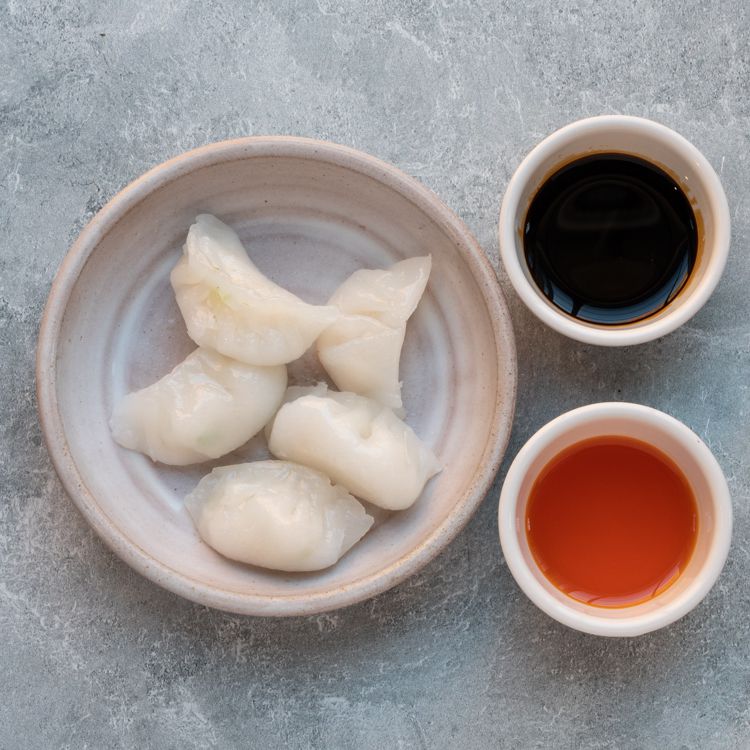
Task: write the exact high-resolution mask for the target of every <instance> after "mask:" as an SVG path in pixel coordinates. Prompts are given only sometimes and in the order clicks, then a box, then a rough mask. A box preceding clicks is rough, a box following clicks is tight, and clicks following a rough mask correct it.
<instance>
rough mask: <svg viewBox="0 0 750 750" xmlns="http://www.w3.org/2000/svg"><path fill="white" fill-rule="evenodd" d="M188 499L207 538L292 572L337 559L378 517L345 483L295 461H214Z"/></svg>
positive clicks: (223, 549)
mask: <svg viewBox="0 0 750 750" xmlns="http://www.w3.org/2000/svg"><path fill="white" fill-rule="evenodd" d="M185 505H186V506H187V509H188V511H189V513H190V515H191V516H192V518H193V522H194V523H195V526H196V528H197V529H198V533H199V534H200V536H201V538H202V539H203V541H204V542H206V544H208V545H210V546H211V547H213V548H214V549H215V550H216V551H217V552H219V553H220V554H222V555H224V556H225V557H229V558H231V559H232V560H239V561H240V562H244V563H249V564H250V565H259V566H261V567H264V568H272V569H274V570H285V571H290V572H294V571H299V572H302V571H310V570H322V569H323V568H327V567H329V566H331V565H333V564H334V563H335V562H336V561H337V560H338V559H339V558H340V557H341V556H342V555H343V554H344V553H345V552H347V551H348V550H349V549H350V548H351V547H352V546H353V545H354V544H355V543H356V542H358V541H359V540H360V539H361V538H362V537H363V536H364V535H365V534H366V533H367V531H368V530H369V529H370V527H371V526H372V524H373V519H372V517H371V516H369V515H367V513H366V512H365V509H364V507H363V506H362V504H361V503H359V502H358V501H357V500H356V499H355V498H353V497H352V496H351V495H350V494H349V493H348V492H347V491H346V490H345V489H344V488H343V487H341V486H339V485H337V484H332V483H331V481H330V480H329V479H328V477H326V476H325V475H324V474H322V473H321V472H319V471H315V470H314V469H310V468H308V467H306V466H299V465H298V464H294V463H290V462H288V461H256V462H254V463H247V464H238V465H236V466H223V467H221V468H218V469H214V470H213V471H212V472H211V473H210V474H209V475H208V476H206V477H204V478H203V479H202V480H201V481H200V483H199V484H198V486H197V487H196V488H195V490H193V492H191V493H190V494H189V495H188V496H187V498H186V499H185Z"/></svg>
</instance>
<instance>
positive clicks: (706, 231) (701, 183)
mask: <svg viewBox="0 0 750 750" xmlns="http://www.w3.org/2000/svg"><path fill="white" fill-rule="evenodd" d="M602 151H613V152H619V153H628V154H633V155H636V156H640V157H641V158H643V159H646V160H648V161H651V162H653V163H654V164H656V165H658V166H660V167H661V168H662V169H664V170H665V171H666V172H667V173H669V174H670V175H671V176H672V177H673V178H674V179H675V180H676V181H677V182H678V183H679V185H680V186H681V187H682V189H683V190H684V191H685V194H686V195H687V196H688V198H689V199H690V202H691V204H692V206H693V210H694V211H695V214H696V219H697V223H698V241H699V244H698V258H697V261H696V265H695V268H694V269H693V272H692V273H691V274H690V278H689V279H688V281H687V284H686V285H685V287H684V288H683V289H682V291H681V292H680V293H679V294H678V295H677V297H675V299H674V300H673V301H672V302H670V303H669V305H667V306H666V307H665V308H664V309H663V310H661V311H659V312H657V313H655V314H654V315H651V316H649V317H647V318H644V319H643V320H639V321H635V322H633V323H626V324H622V325H614V326H612V325H598V324H595V323H587V322H585V321H581V320H577V319H575V318H573V317H572V316H570V315H568V314H567V313H565V312H563V311H562V310H560V309H559V308H558V307H556V306H555V305H553V304H552V303H551V302H550V301H549V300H548V299H547V298H546V297H545V296H544V295H543V294H542V292H541V291H540V290H539V288H538V287H537V285H536V283H535V282H534V280H533V278H532V276H531V273H530V271H529V269H528V267H527V265H526V260H525V255H524V249H523V236H524V224H525V221H526V213H527V211H528V208H529V204H530V203H531V200H532V199H533V197H534V195H535V194H536V192H537V190H538V189H539V188H540V187H541V185H542V183H543V182H544V181H545V180H546V179H547V177H549V176H550V174H552V173H554V172H555V171H556V170H557V169H558V168H559V167H560V166H562V165H563V164H565V163H567V162H569V161H571V160H572V159H574V158H576V157H580V156H586V155H588V154H591V153H597V152H602ZM498 231H499V236H500V256H501V258H502V260H503V264H504V266H505V270H506V271H507V273H508V277H509V279H510V281H511V283H512V284H513V286H514V287H515V290H516V292H518V295H519V296H520V297H521V299H522V300H523V301H524V303H525V304H526V306H527V307H528V308H529V309H530V310H531V312H533V313H534V315H536V316H537V317H538V318H539V319H540V320H542V321H543V322H544V323H546V324H547V325H548V326H550V327H551V328H554V329H555V330H556V331H559V332H560V333H562V334H564V335H566V336H569V337H570V338H572V339H576V340H578V341H583V342H584V343H587V344H599V345H602V346H626V345H629V344H640V343H643V342H644V341H650V340H652V339H656V338H659V337H660V336H663V335H664V334H666V333H669V332H670V331H673V330H674V329H675V328H677V327H679V326H681V325H682V324H683V323H684V322H685V321H687V320H689V319H690V318H691V317H692V316H693V315H695V313H696V312H698V310H700V308H701V307H702V306H703V305H704V304H705V302H706V300H707V299H708V298H709V297H710V296H711V293H712V292H713V290H714V289H715V287H716V285H717V284H718V282H719V278H720V277H721V274H722V271H723V270H724V266H725V264H726V260H727V255H728V253H729V238H730V220H729V206H728V204H727V198H726V195H725V194H724V189H723V188H722V186H721V182H720V181H719V178H718V176H717V174H716V172H715V171H714V169H713V167H712V166H711V165H710V164H709V163H708V160H707V159H706V157H705V156H703V154H702V153H701V152H700V151H698V149H697V148H696V147H695V146H693V145H692V143H690V142H689V141H687V140H686V139H685V138H683V137H682V136H681V135H679V134H678V133H675V132H674V130H670V129H669V128H668V127H666V126H664V125H660V124H659V123H656V122H653V121H651V120H645V119H643V118H641V117H627V116H624V115H605V116H601V117H590V118H587V119H585V120H578V121H577V122H573V123H571V124H570V125H566V126H565V127H563V128H561V129H560V130H557V131H555V132H554V133H552V135H550V136H548V137H547V138H545V139H544V140H543V141H542V142H541V143H539V144H538V145H537V146H536V147H535V148H534V149H533V150H532V151H531V152H530V153H529V154H528V156H527V157H526V158H525V159H524V160H523V161H522V162H521V164H520V165H519V167H518V169H516V171H515V174H514V175H513V177H512V178H511V180H510V182H509V184H508V189H507V190H506V192H505V197H504V198H503V203H502V207H501V209H500V224H499V228H498Z"/></svg>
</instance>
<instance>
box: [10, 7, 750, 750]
mask: <svg viewBox="0 0 750 750" xmlns="http://www.w3.org/2000/svg"><path fill="white" fill-rule="evenodd" d="M746 8H747V4H746V3H745V2H744V1H743V0H730V1H728V2H688V1H686V0H651V1H650V2H649V1H648V0H632V1H630V2H601V1H600V2H597V1H596V0H590V1H588V2H584V1H581V2H575V3H563V2H559V3H558V2H554V3H553V2H547V0H527V1H526V2H520V1H519V2H490V0H484V1H483V2H468V0H467V1H466V2H456V1H453V2H451V1H449V0H433V2H417V1H416V0H414V1H413V2H412V1H410V0H392V1H384V0H358V1H357V2H345V0H340V1H335V0H318V2H317V3H306V2H290V1H288V0H287V1H285V2H273V1H272V0H269V1H268V2H255V3H251V2H247V3H241V2H210V1H209V0H200V1H198V0H193V1H190V2H188V1H185V0H174V1H172V2H166V1H165V2H158V0H154V1H153V2H147V1H145V0H139V1H137V2H136V1H133V0H130V1H129V2H116V0H108V1H107V2H100V1H99V0H85V1H84V2H74V1H73V0H70V1H69V2H60V1H59V0H7V1H6V2H3V3H2V7H0V106H1V111H0V375H1V376H2V385H1V386H0V414H1V416H0V747H2V748H16V747H29V748H57V747H69V748H86V747H88V748H126V747H127V748H131V747H132V748H135V747H138V748H142V747H156V748H179V749H180V750H183V749H188V748H199V747H201V748H202V747H221V748H226V747H240V746H242V747H254V748H307V747H313V748H339V747H341V748H378V750H379V749H380V748H452V747H458V748H461V749H462V750H464V749H466V750H468V749H469V748H490V747H499V748H532V747H554V748H608V747H612V748H654V747H658V748H696V749H698V748H700V749H701V750H702V749H703V748H747V747H750V705H749V704H750V621H749V618H748V613H749V612H750V552H749V551H748V550H749V549H750V547H749V546H748V541H747V539H748V532H749V531H750V528H749V524H750V517H749V515H748V494H749V485H748V474H747V472H748V468H749V467H750V448H749V447H748V446H749V442H748V430H747V424H746V419H747V417H746V404H747V397H748V382H749V378H748V365H749V364H750V322H749V321H750V318H749V317H748V312H749V311H748V295H747V288H748V283H749V282H750V262H749V261H748V255H747V252H746V246H747V241H748V231H749V229H750V217H749V215H748V210H749V209H750V184H749V183H748V174H747V173H748V168H750V159H749V158H748V145H749V143H748V140H749V135H748V134H749V133H750V88H749V87H748V75H749V74H750V36H749V34H750V19H749V18H748V11H747V10H746ZM610 112H621V113H630V114H638V115H645V116H648V117H652V118H654V119H656V120H659V121H661V122H663V123H666V124H667V125H670V126H673V127H674V128H676V129H678V130H679V131H680V132H682V133H683V134H684V135H686V136H687V137H688V138H689V139H691V140H692V141H694V142H695V143H696V144H697V145H698V147H699V148H701V149H702V150H703V151H704V153H705V154H706V155H707V157H708V158H709V160H710V161H711V162H712V163H713V164H714V165H715V167H716V169H717V170H718V171H719V173H720V175H721V177H722V179H723V182H724V185H725V187H726V190H727V193H728V196H729V203H730V207H731V214H732V220H733V234H734V239H733V243H732V256H731V258H730V261H729V267H728V269H727V273H726V274H725V276H724V279H723V281H722V282H721V285H720V286H719V288H718V290H717V292H716V293H715V294H714V296H713V298H712V299H711V301H710V302H709V304H708V305H707V306H706V307H705V308H704V310H703V311H702V312H701V313H700V314H699V315H697V316H696V317H695V318H694V319H693V320H692V321H691V322H690V323H689V324H688V325H686V326H684V327H683V328H682V329H681V330H680V331H678V332H677V333H675V334H673V335H671V336H669V337H667V338H665V339H663V340H661V341H657V342H654V343H651V344H648V345H645V346H640V347H636V348H631V349H628V350H619V351H610V350H604V349H596V348H592V347H589V346H583V345H580V344H576V343H574V342H572V341H568V340H566V339H563V338H562V337H560V336H558V335H557V334H554V333H552V332H551V331H548V330H546V329H545V328H544V327H543V326H542V325H541V324H540V323H538V322H537V321H536V319H534V318H532V317H531V316H530V314H529V313H528V312H527V311H526V309H525V308H524V307H522V305H521V304H520V303H519V301H518V300H517V298H516V297H515V296H514V294H513V293H512V291H511V290H510V289H509V286H508V284H507V282H506V280H505V277H504V274H503V272H502V271H500V276H501V281H502V283H503V287H504V289H505V290H506V292H507V293H508V297H509V300H510V304H511V308H512V313H513V319H514V323H515V326H516V331H517V335H518V346H519V360H520V374H519V375H520V381H519V394H518V396H519V400H518V417H517V421H516V424H515V428H514V431H513V438H512V441H511V445H510V448H509V451H508V458H511V457H512V456H513V455H515V453H516V451H517V450H518V448H519V446H520V445H521V444H522V443H523V442H524V441H525V440H526V439H527V438H528V437H529V436H530V435H531V434H532V433H533V432H534V431H535V430H536V429H537V428H538V427H539V426H541V425H542V424H543V423H545V422H546V421H547V420H549V419H550V418H552V417H554V416H556V415H557V414H559V413H560V412H562V411H564V410H567V409H569V408H571V407H574V406H578V405H581V404H586V403H589V402H592V401H599V400H605V399H612V398H615V399H619V398H622V399H628V400H633V401H639V402H643V403H646V404H651V405H653V406H657V407H660V408H662V409H664V410H666V411H667V412H669V413H671V414H674V415H675V416H677V417H679V418H680V419H682V420H684V421H685V422H687V424H689V425H690V426H691V427H693V428H694V429H695V430H696V431H697V432H698V433H699V434H700V435H701V436H702V437H703V438H704V439H705V440H706V441H707V442H708V444H709V445H710V446H711V447H712V448H713V450H714V452H715V453H716V456H717V458H718V459H719V461H720V463H721V464H722V466H723V468H724V470H725V471H726V473H727V476H728V478H729V483H730V486H731V489H732V493H733V498H734V504H735V511H736V525H735V529H736V531H735V537H734V545H733V548H732V551H731V554H730V558H729V562H728V564H727V567H726V569H725V572H724V574H723V575H722V577H721V579H720V581H719V583H718V585H717V586H716V587H715V589H714V590H713V592H712V593H711V594H710V595H709V597H708V598H707V599H706V601H705V602H704V603H703V604H702V605H701V606H700V607H698V609H697V610H695V611H694V612H693V613H692V614H690V615H689V616H688V617H686V618H685V619H684V620H683V621H681V622H679V623H678V624H676V625H674V626H672V627H670V628H668V629H667V630H665V631H662V632H659V633H656V634H653V635H650V636H646V637H642V638H638V639H634V640H619V641H613V640H604V639H599V638H595V637H590V636H586V635H581V634H578V633H575V632H573V631H570V630H567V629H565V628H564V627H562V626H560V625H558V624H556V623H555V622H553V621H552V620H550V619H549V618H547V617H546V616H545V615H543V614H542V613H541V612H539V611H537V610H536V609H535V608H534V606H533V605H531V604H530V602H528V601H527V600H526V598H525V597H524V596H523V595H522V594H521V593H520V592H519V590H518V588H517V587H516V585H515V583H514V582H513V580H512V579H511V577H510V575H509V573H508V570H507V568H506V566H505V565H504V563H503V561H502V558H501V555H500V551H499V548H498V542H497V536H496V530H495V513H496V503H497V495H498V491H499V480H498V482H497V484H496V485H495V487H494V488H493V489H492V491H491V493H490V495H489V496H488V498H487V500H486V502H485V503H484V505H483V506H482V507H481V509H480V510H479V512H478V513H477V515H476V516H475V518H474V519H473V521H472V522H471V523H470V524H469V526H468V527H467V528H466V530H465V531H464V532H463V533H462V534H461V535H460V537H459V538H458V539H457V540H456V541H455V542H454V543H453V544H452V545H451V547H450V548H449V549H448V550H447V551H446V552H445V553H444V554H443V555H441V556H440V557H439V558H438V559H437V560H435V561H434V562H433V563H432V564H431V565H429V566H428V567H427V568H426V569H425V570H424V571H423V572H422V573H421V574H420V575H417V576H415V577H414V578H413V579H411V580H410V581H408V582H406V583H404V584H403V585H401V586H399V587H398V588H397V589H395V590H393V591H391V592H389V593H386V594H383V595H382V596H379V597H378V598H377V599H374V600H372V601H369V602H366V603H364V604H361V605H359V606H355V607H352V608H350V609H347V610H344V611H340V612H337V613H335V614H329V615H324V616H320V617H310V618H304V619H291V620H262V619H246V618H242V617H236V616H232V615H227V614H223V613H220V612H214V611H209V610H207V609H205V608H202V607H199V606H196V605H193V604H191V603H189V602H187V601H183V600H181V599H179V598H177V597H176V596H174V595H172V594H169V593H166V592H164V591H162V590H160V589H158V588H156V587H155V586H154V585H153V584H151V583H149V582H148V581H146V580H145V579H142V578H140V577H139V576H137V575H136V574H135V573H133V572H131V571H130V569H129V568H127V567H126V566H125V565H124V564H123V563H121V562H119V560H117V559H116V558H115V557H114V556H113V555H112V554H110V552H109V551H108V550H107V549H105V547H104V546H103V545H102V544H101V543H100V542H99V541H98V539H97V538H95V537H94V535H93V533H92V532H91V531H90V530H89V529H88V527H87V526H86V524H85V523H84V522H83V520H82V519H81V517H80V516H79V514H78V512H77V511H76V509H75V508H74V507H73V505H72V503H71V502H70V500H69V499H68V498H67V497H66V495H65V494H64V492H63V490H62V488H61V486H60V483H59V482H58V480H57V478H56V476H55V474H54V471H53V469H52V467H51V465H50V462H49V459H48V457H47V453H46V451H45V448H44V445H43V443H42V439H41V435H40V431H39V426H38V424H37V418H36V412H35V403H34V382H33V364H34V345H35V340H36V333H37V327H38V324H39V318H40V314H41V311H42V306H43V303H44V299H45V297H46V295H47V291H48V289H49V285H50V282H51V280H52V277H53V275H54V273H55V270H56V269H57V266H58V264H59V263H60V261H61V259H62V258H63V256H64V254H65V252H66V249H67V248H68V246H69V244H70V243H71V241H72V240H73V239H74V237H75V236H76V234H77V233H78V231H79V230H80V229H81V227H82V226H83V224H84V223H85V222H86V221H87V220H88V219H89V218H91V216H92V215H93V214H94V213H95V212H96V211H97V209H98V208H99V207H100V206H101V205H102V204H103V202H105V201H106V200H107V199H108V198H110V197H111V196H112V195H113V194H114V193H115V192H116V191H117V190H119V189H120V188H121V187H123V186H124V185H125V184H127V183H128V182H129V181H130V180H132V179H133V178H134V177H136V176H137V175H139V174H140V173H141V172H143V171H144V170H146V169H148V168H149V167H151V166H153V165H155V164H157V163H158V162H161V161H162V160H164V159H166V158H168V157H171V156H174V155H175V154H177V153H179V152H181V151H183V150H184V149H187V148H190V147H193V146H197V145H200V144H204V143H207V142H209V141H214V140H218V139H223V138H228V137H231V136H237V135H247V134H263V133H291V134H299V135H308V136H316V137H319V138H327V139H331V140H334V141H338V142H340V143H344V144H348V145H351V146H355V147H357V148H360V149H363V150H365V151H369V152H371V153H373V154H376V155H377V156H380V157H382V158H383V159H386V160H388V161H391V162H393V163H394V164H396V165H398V166H400V167H401V168H403V169H405V170H406V171H407V172H410V173H411V174H413V175H415V176H417V177H418V178H419V179H420V180H422V181H423V182H424V183H425V184H427V185H428V186H429V187H430V188H432V189H433V190H435V191H436V192H437V193H438V195H440V196H441V197H442V198H443V199H444V200H445V201H446V202H447V203H448V204H449V205H450V206H452V207H453V208H454V209H455V210H456V211H457V212H458V214H459V215H460V216H462V217H463V218H464V219H465V221H466V222H467V223H468V225H469V226H470V227H471V229H472V230H473V231H474V232H475V233H476V235H477V237H478V238H479V241H480V242H481V244H482V246H483V247H484V248H485V250H486V251H487V253H488V254H489V255H490V257H491V258H492V259H493V262H494V263H495V265H497V257H498V252H497V239H496V236H495V224H496V217H497V210H498V202H499V199H500V196H501V195H502V192H503V189H504V186H505V184H506V182H507V180H508V178H509V176H510V174H511V173H512V171H513V169H514V167H515V165H516V164H517V163H518V162H519V160H520V159H521V157H522V156H523V155H524V154H525V153H526V152H527V151H528V150H529V149H530V148H531V147H532V146H533V145H534V144H535V143H536V142H537V141H538V140H539V139H540V138H542V137H543V136H544V135H546V134H547V133H549V132H550V131H552V130H553V129H555V128H556V127H558V126H560V125H563V124H564V123H566V122H568V121H570V120H573V119H576V118H579V117H582V116H585V115H594V114H600V113H610ZM505 466H507V460H506V462H505V464H504V467H505ZM501 477H502V472H501Z"/></svg>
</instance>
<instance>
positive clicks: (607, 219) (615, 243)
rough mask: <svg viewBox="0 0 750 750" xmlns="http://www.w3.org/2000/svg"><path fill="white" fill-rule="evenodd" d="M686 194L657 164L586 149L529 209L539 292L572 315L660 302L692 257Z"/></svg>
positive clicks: (622, 312) (634, 312)
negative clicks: (588, 152)
mask: <svg viewBox="0 0 750 750" xmlns="http://www.w3.org/2000/svg"><path fill="white" fill-rule="evenodd" d="M697 251H698V231H697V228H696V220H695V214H694V213H693V209H692V208H691V206H690V201H689V200H688V198H687V196H686V195H685V193H683V191H682V190H681V189H680V187H679V185H678V184H677V183H676V182H675V181H674V180H673V179H672V178H671V177H670V176H669V175H668V174H667V173H666V172H664V171H663V170H661V169H660V168H659V167H657V166H655V165H654V164H651V163H650V162H647V161H645V160H643V159H640V158H638V157H636V156H630V155H628V154H614V153H601V154H593V155H591V156H585V157H582V158H580V159H577V160H575V161H573V162H571V163H569V164H566V165H565V166H564V167H562V168H561V169H560V170H558V171H557V172H555V173H554V174H553V175H552V176H551V177H549V178H548V179H547V181H546V182H545V183H544V184H543V185H542V187H541V188H540V189H539V192H538V193H537V194H536V195H535V196H534V199H533V200H532V201H531V205H530V206H529V210H528V213H527V214H526V224H525V228H524V252H525V254H526V262H527V264H528V266H529V269H530V271H531V275H532V276H533V278H534V281H535V282H536V283H537V285H538V286H539V288H540V289H541V290H542V292H543V293H544V295H545V296H546V297H547V298H548V299H549V300H550V301H551V302H552V303H553V304H555V305H556V306H557V307H559V308H560V309H561V310H564V311H565V312H566V313H568V314H569V315H572V316H573V317H575V318H578V319H579V320H583V321H587V322H590V323H598V324H604V325H618V324H622V323H631V322H633V321H636V320H640V319H641V318H645V317H647V316H649V315H653V314H654V313H656V312H658V311H659V310H661V309H662V308H663V307H665V306H666V305H668V304H669V302H671V301H672V300H673V299H674V298H675V297H676V296H677V294H678V293H679V291H680V289H681V288H682V287H683V286H684V284H685V282H686V281H687V278H688V276H689V275H690V272H691V271H692V269H693V266H694V265H695V258H696V255H697Z"/></svg>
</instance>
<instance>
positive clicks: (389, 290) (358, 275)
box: [318, 255, 432, 409]
mask: <svg viewBox="0 0 750 750" xmlns="http://www.w3.org/2000/svg"><path fill="white" fill-rule="evenodd" d="M431 266H432V260H431V258H430V256H429V255H427V256H424V257H421V258H409V259H407V260H402V261H401V262H399V263H396V264H395V265H393V266H391V267H390V268H389V269H387V270H385V271H370V270H361V271H355V272H354V273H353V274H352V275H351V276H350V277H349V278H348V279H347V280H346V281H345V282H344V283H343V284H342V285H341V286H340V287H339V288H338V289H337V290H336V291H335V292H334V294H333V296H332V297H331V299H330V300H329V301H328V304H329V305H336V306H337V307H338V308H339V309H340V310H341V312H342V313H343V314H342V315H341V317H339V319H338V320H337V321H336V322H335V323H333V325H331V326H329V327H328V328H326V329H325V331H323V333H322V334H321V336H320V338H319V339H318V357H319V358H320V361H321V363H322V365H323V367H325V368H326V371H327V372H328V374H329V375H330V376H331V379H332V380H333V382H334V383H336V385H337V386H338V388H339V389H340V390H342V391H352V392H354V393H359V394H361V395H363V396H369V397H370V398H374V399H375V400H376V401H380V403H382V404H385V405H386V406H390V407H391V408H392V409H400V408H401V406H402V402H401V383H400V382H399V378H398V366H399V360H400V358H401V347H402V346H403V343H404V334H405V332H406V321H407V320H408V319H409V316H410V315H411V314H412V313H413V312H414V310H415V309H416V307H417V305H418V304H419V300H420V298H421V297H422V293H423V292H424V289H425V286H426V284H427V279H428V278H429V275H430V268H431Z"/></svg>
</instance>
